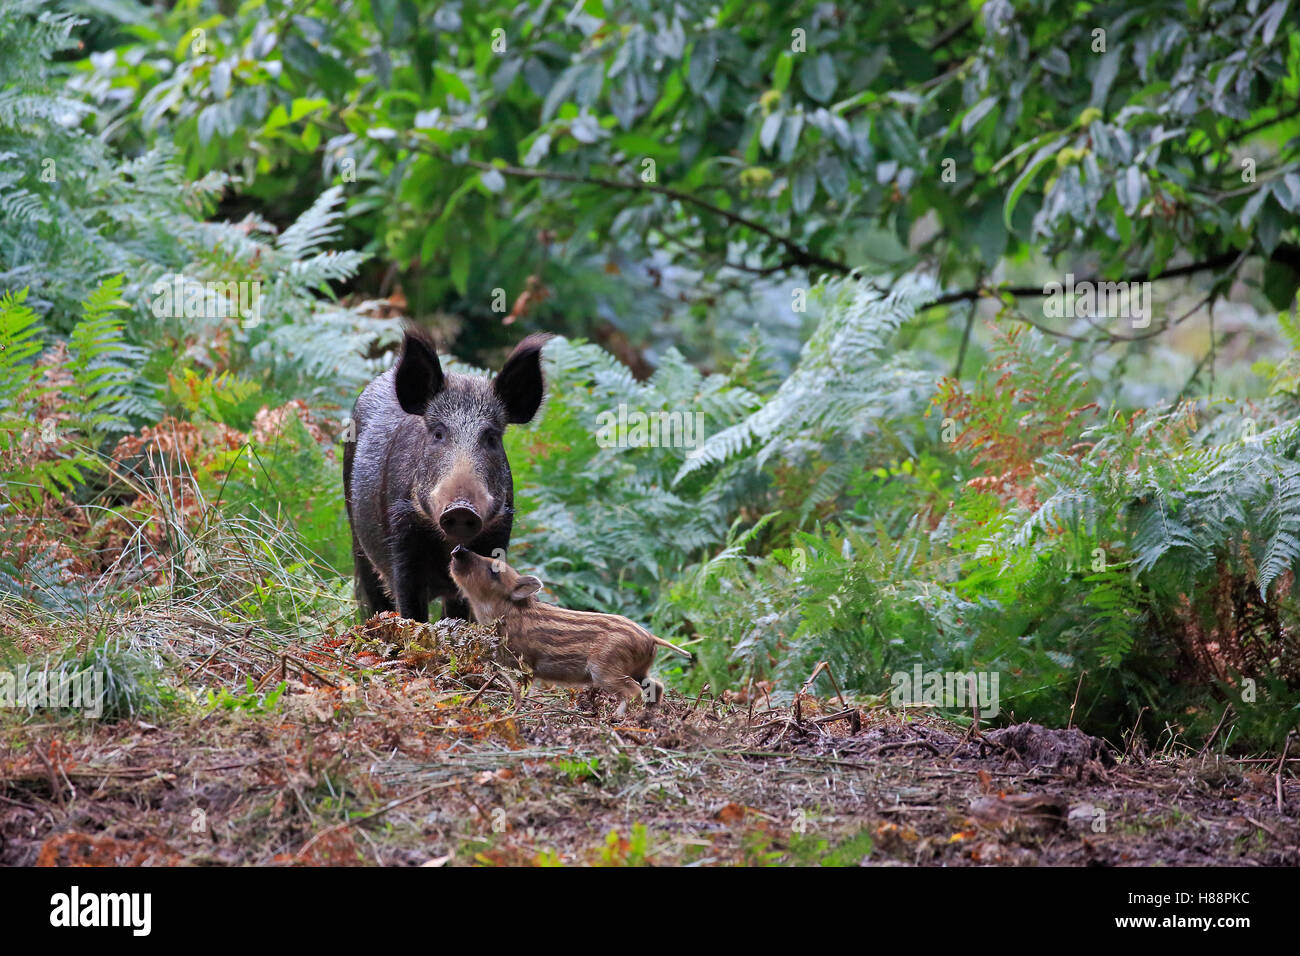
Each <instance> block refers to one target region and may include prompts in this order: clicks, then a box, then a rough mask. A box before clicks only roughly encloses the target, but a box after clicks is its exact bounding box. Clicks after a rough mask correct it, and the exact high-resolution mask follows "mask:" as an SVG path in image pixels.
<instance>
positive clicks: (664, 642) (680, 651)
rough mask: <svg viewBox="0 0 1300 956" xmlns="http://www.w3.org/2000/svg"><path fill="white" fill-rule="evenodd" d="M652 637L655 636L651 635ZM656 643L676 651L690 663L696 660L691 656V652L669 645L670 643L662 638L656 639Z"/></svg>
mask: <svg viewBox="0 0 1300 956" xmlns="http://www.w3.org/2000/svg"><path fill="white" fill-rule="evenodd" d="M651 636H653V635H651ZM655 643H656V644H658V645H659V646H660V647H670V648H672V649H673V650H675V651H676V652H677V653H678V654H681V655H682V656H683V657H685V658H686V659H687V660H688V661H689V660H695V658H694V657H693V656H692V655H691V652H690V651H684V650H682V649H681V648H680V647H678V646H677V645H676V644H669V643H668V642H667V641H665V640H664V639H663V638H662V637H656V638H655Z"/></svg>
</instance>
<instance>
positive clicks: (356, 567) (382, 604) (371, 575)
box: [352, 531, 394, 621]
mask: <svg viewBox="0 0 1300 956" xmlns="http://www.w3.org/2000/svg"><path fill="white" fill-rule="evenodd" d="M352 561H353V572H352V579H353V585H354V586H353V590H354V592H355V594H356V598H357V605H358V607H360V609H361V619H362V620H363V621H364V620H367V619H368V618H370V617H371V615H374V614H379V613H380V612H381V611H392V610H394V608H393V602H392V601H391V600H389V598H388V593H387V592H386V591H385V590H384V585H383V582H382V581H381V580H380V578H379V572H378V571H376V570H375V566H374V565H373V564H371V563H370V558H369V557H368V556H367V555H366V552H365V549H363V548H362V547H361V542H359V541H358V540H357V534H356V532H355V531H354V532H352Z"/></svg>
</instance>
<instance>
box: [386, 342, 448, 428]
mask: <svg viewBox="0 0 1300 956" xmlns="http://www.w3.org/2000/svg"><path fill="white" fill-rule="evenodd" d="M394 384H395V385H396V388H397V402H398V404H399V405H401V406H402V411H404V412H406V413H407V414H408V415H423V414H424V412H425V410H426V409H427V408H428V407H429V401H430V399H432V398H433V396H435V395H437V394H438V393H439V392H441V391H442V387H443V384H444V379H443V377H442V366H441V365H439V364H438V350H437V348H435V347H434V344H433V339H432V338H431V337H430V336H429V333H428V332H425V331H424V330H423V329H417V328H414V327H407V329H406V337H405V338H404V339H403V340H402V355H401V357H400V358H399V359H398V360H397V373H396V375H395V376H394Z"/></svg>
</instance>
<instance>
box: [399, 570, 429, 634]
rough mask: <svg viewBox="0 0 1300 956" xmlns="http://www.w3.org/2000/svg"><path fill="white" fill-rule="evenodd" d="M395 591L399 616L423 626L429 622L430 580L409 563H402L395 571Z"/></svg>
mask: <svg viewBox="0 0 1300 956" xmlns="http://www.w3.org/2000/svg"><path fill="white" fill-rule="evenodd" d="M393 591H394V597H396V598H397V613H398V614H400V615H402V617H406V618H410V619H411V620H412V621H419V622H420V623H421V624H423V623H425V622H427V621H428V620H429V584H428V580H427V578H426V577H425V575H424V574H421V573H420V571H419V570H418V569H415V568H412V567H411V564H410V563H409V562H402V563H401V564H400V565H399V566H398V567H396V568H394V569H393Z"/></svg>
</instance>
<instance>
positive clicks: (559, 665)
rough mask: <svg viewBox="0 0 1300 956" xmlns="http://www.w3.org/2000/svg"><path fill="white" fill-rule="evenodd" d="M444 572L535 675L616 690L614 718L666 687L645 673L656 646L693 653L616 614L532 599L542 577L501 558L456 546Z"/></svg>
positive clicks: (654, 699)
mask: <svg viewBox="0 0 1300 956" xmlns="http://www.w3.org/2000/svg"><path fill="white" fill-rule="evenodd" d="M450 570H451V579H452V580H453V581H454V582H455V583H456V587H458V588H459V589H460V593H461V594H463V595H464V596H465V599H466V601H468V603H469V606H470V609H471V610H472V611H473V613H474V619H475V620H477V621H482V622H489V621H499V622H500V625H499V626H500V627H501V628H502V633H503V635H504V637H505V639H506V646H507V647H509V649H510V650H511V652H513V653H514V654H515V655H516V656H517V657H518V658H519V659H520V661H522V662H523V664H524V665H525V666H526V667H527V668H528V669H529V670H531V671H532V672H533V675H534V676H535V677H536V678H538V679H540V680H543V681H546V682H547V683H550V684H559V685H560V686H565V687H592V686H594V687H598V688H600V689H601V690H605V691H609V692H610V693H612V694H616V695H617V696H619V697H621V698H623V701H622V703H621V704H620V705H619V708H618V710H617V711H616V712H615V715H616V716H618V717H622V716H623V715H624V714H625V713H627V705H628V701H629V700H631V699H632V698H634V697H637V696H643V697H644V699H645V701H646V702H647V703H649V704H657V703H658V702H659V700H660V699H661V698H662V697H663V693H664V685H663V684H661V683H660V682H659V681H657V680H655V679H654V678H652V677H650V665H651V664H652V663H653V662H654V656H655V651H656V650H658V649H659V648H660V647H667V648H671V649H672V650H674V651H676V652H677V653H678V654H681V655H683V656H684V657H686V658H688V659H689V658H690V656H691V655H690V652H688V651H684V650H682V649H681V648H680V647H678V646H677V645H675V644H670V643H668V642H667V641H665V640H663V639H662V638H658V637H655V636H654V635H653V634H651V633H650V632H649V631H647V630H646V629H645V628H643V627H641V625H639V624H637V623H635V622H633V621H630V620H628V619H627V618H625V617H620V616H619V615H617V614H599V613H596V612H594V611H571V610H568V609H566V608H562V607H556V606H555V605H553V604H545V603H543V602H541V601H539V600H537V598H536V597H535V595H536V594H537V592H538V591H540V590H541V588H542V582H541V581H540V580H538V579H537V578H535V577H533V576H532V575H531V574H526V575H521V574H520V573H519V572H518V571H516V570H515V569H514V568H512V567H510V565H508V564H506V563H505V562H504V561H502V560H500V559H493V558H486V557H483V556H482V555H479V554H475V553H474V552H473V551H471V550H470V549H468V548H464V547H456V548H453V549H452V552H451V568H450Z"/></svg>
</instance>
